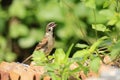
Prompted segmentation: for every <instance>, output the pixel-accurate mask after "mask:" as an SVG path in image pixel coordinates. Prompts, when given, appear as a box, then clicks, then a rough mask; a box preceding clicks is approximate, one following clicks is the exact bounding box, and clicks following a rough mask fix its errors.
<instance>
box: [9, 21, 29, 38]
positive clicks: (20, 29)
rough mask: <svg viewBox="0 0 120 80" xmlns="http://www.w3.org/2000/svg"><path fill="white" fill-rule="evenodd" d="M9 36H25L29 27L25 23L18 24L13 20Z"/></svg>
mask: <svg viewBox="0 0 120 80" xmlns="http://www.w3.org/2000/svg"><path fill="white" fill-rule="evenodd" d="M9 32H10V36H11V37H12V38H18V37H20V36H27V35H28V33H29V29H28V27H27V26H26V25H24V24H20V23H17V22H13V23H11V25H10V31H9Z"/></svg>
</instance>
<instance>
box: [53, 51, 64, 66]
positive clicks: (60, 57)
mask: <svg viewBox="0 0 120 80" xmlns="http://www.w3.org/2000/svg"><path fill="white" fill-rule="evenodd" d="M54 57H55V63H56V64H59V65H60V64H63V63H64V60H65V52H64V51H63V49H57V50H56V51H55V54H54Z"/></svg>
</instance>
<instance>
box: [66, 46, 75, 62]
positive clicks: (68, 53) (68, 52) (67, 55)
mask: <svg viewBox="0 0 120 80" xmlns="http://www.w3.org/2000/svg"><path fill="white" fill-rule="evenodd" d="M73 46H74V44H71V46H70V47H69V49H68V51H67V53H66V55H65V59H64V62H65V63H66V62H67V60H68V58H69V55H70V52H71V50H72V48H73Z"/></svg>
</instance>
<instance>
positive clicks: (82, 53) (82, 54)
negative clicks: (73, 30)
mask: <svg viewBox="0 0 120 80" xmlns="http://www.w3.org/2000/svg"><path fill="white" fill-rule="evenodd" d="M88 55H89V52H88V50H87V49H84V50H79V51H77V52H75V53H74V55H73V57H72V58H81V59H82V58H83V57H85V56H88Z"/></svg>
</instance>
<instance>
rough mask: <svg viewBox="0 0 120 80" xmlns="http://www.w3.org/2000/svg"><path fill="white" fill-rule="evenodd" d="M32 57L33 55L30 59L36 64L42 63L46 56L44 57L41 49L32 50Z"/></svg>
mask: <svg viewBox="0 0 120 80" xmlns="http://www.w3.org/2000/svg"><path fill="white" fill-rule="evenodd" d="M32 57H33V58H32V60H33V61H34V62H35V63H36V64H37V65H42V63H44V62H46V61H47V58H46V56H45V53H44V52H43V51H34V53H33V55H32Z"/></svg>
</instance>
